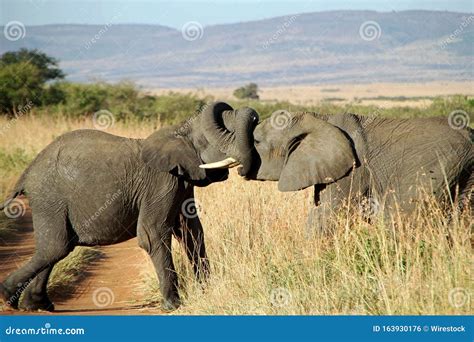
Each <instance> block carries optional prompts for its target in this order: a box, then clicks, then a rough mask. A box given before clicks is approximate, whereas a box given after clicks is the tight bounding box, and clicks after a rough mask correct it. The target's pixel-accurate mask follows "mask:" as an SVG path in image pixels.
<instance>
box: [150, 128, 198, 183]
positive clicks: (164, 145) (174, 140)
mask: <svg viewBox="0 0 474 342" xmlns="http://www.w3.org/2000/svg"><path fill="white" fill-rule="evenodd" d="M141 158H142V160H143V161H144V162H145V163H146V164H147V165H148V166H150V167H152V168H154V169H156V170H158V171H160V172H170V173H171V174H173V175H176V176H184V177H186V178H188V179H191V180H196V181H197V180H203V179H205V178H206V171H205V170H203V169H200V168H199V165H200V164H201V163H202V161H201V159H200V158H199V156H198V154H197V152H196V150H195V149H194V146H193V145H192V144H191V143H190V142H189V141H187V140H186V139H185V138H183V137H180V136H177V135H175V134H174V132H172V131H169V130H168V129H161V130H159V131H157V132H155V133H153V134H152V135H150V136H149V137H148V138H147V139H145V141H144V143H143V148H142V152H141Z"/></svg>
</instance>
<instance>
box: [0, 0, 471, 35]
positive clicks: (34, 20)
mask: <svg viewBox="0 0 474 342" xmlns="http://www.w3.org/2000/svg"><path fill="white" fill-rule="evenodd" d="M0 3H1V4H0V25H5V24H6V23H7V22H9V21H11V20H18V21H21V22H22V23H24V24H25V25H41V24H57V23H67V24H69V23H79V24H106V23H108V22H111V21H113V22H119V23H144V24H161V25H166V26H170V27H175V28H180V27H181V26H182V25H183V24H184V23H186V22H188V21H198V22H200V23H201V24H203V25H213V24H221V23H232V22H240V21H249V20H258V19H263V18H271V17H276V16H281V15H287V14H293V13H301V12H316V11H327V10H339V9H346V10H363V9H368V10H376V11H381V12H388V11H393V10H395V11H401V10H407V9H426V10H442V11H444V10H448V11H454V12H473V3H474V2H473V1H472V0H452V1H449V0H443V1H440V0H429V1H426V0H411V1H408V0H390V1H387V0H360V1H355V0H354V1H340V0H329V1H328V0H324V1H321V0H317V1H316V0H304V1H301V0H296V1H291V0H286V1H282V0H280V1H272V0H254V1H251V0H237V1H236V0H234V1H232V0H220V1H219V0H214V1H202V0H194V1H193V0H187V1H184V0H177V1H176V0H175V1H169V0H168V1H163V0H148V1H143V0H138V1H133V0H121V1H112V0H99V1H97V0H96V1H92V0H0Z"/></svg>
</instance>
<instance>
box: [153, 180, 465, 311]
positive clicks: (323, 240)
mask: <svg viewBox="0 0 474 342" xmlns="http://www.w3.org/2000/svg"><path fill="white" fill-rule="evenodd" d="M311 193H312V192H311V190H306V191H302V192H297V193H289V194H287V193H280V192H278V190H277V189H276V184H275V183H257V182H246V181H243V180H241V179H240V178H238V176H236V175H234V177H232V178H231V180H229V181H227V182H225V183H222V184H214V185H212V186H210V187H208V188H205V189H199V190H198V191H197V195H196V197H197V200H198V203H199V204H200V206H201V214H200V217H201V219H202V222H203V225H204V227H205V233H206V243H207V248H208V253H209V257H210V259H211V263H212V277H211V279H210V285H209V286H208V287H207V288H206V289H205V290H204V291H203V290H202V288H201V286H200V285H199V284H197V283H196V282H195V281H194V280H193V274H192V270H191V268H190V267H189V263H188V262H187V260H186V258H185V256H184V253H183V252H182V249H181V248H180V247H179V246H175V247H176V248H174V251H175V252H174V256H175V262H176V265H177V270H178V273H179V274H180V277H181V278H182V281H181V284H182V286H184V291H182V292H184V293H185V296H184V298H185V305H184V306H183V307H182V308H180V309H179V310H178V311H177V314H231V315H234V314H278V315H280V314H290V315H293V314H302V315H307V314H468V313H470V312H471V311H472V307H471V306H470V305H471V303H470V302H469V301H468V295H469V293H471V292H472V290H473V287H472V282H471V281H472V278H471V277H472V274H471V273H470V272H471V258H472V257H471V244H470V234H471V232H470V226H469V225H470V224H471V222H472V221H470V220H471V219H472V218H470V217H467V216H464V217H458V218H456V219H455V220H454V221H453V222H452V223H450V224H449V225H447V224H446V222H445V219H444V218H443V216H442V215H440V213H439V211H437V209H436V206H435V207H434V208H432V211H429V212H428V215H426V213H425V214H424V215H420V216H419V217H417V218H415V219H414V220H413V221H412V222H398V226H399V227H398V228H397V229H396V230H393V229H390V228H389V227H390V225H388V224H384V223H383V222H376V223H373V224H368V223H366V222H364V220H363V219H362V218H361V217H360V216H359V215H358V214H357V212H358V211H356V213H355V214H354V213H350V214H346V212H343V213H341V214H340V215H339V216H338V217H337V218H336V220H337V221H338V229H337V230H336V232H335V233H334V235H331V236H322V235H318V234H317V233H314V234H311V232H308V230H307V228H306V216H307V211H308V208H309V205H310V202H309V199H310V198H311ZM448 233H449V234H450V238H451V239H452V245H451V246H450V244H449V241H450V240H448V238H447V236H448ZM146 273H147V274H148V277H149V279H148V285H149V286H150V288H151V294H152V295H153V296H152V297H151V298H152V299H153V300H154V301H156V300H158V299H159V296H160V295H159V293H158V291H157V287H156V280H155V279H154V277H152V276H151V275H152V274H153V269H152V267H151V264H149V265H148V268H147V270H146ZM456 288H461V289H462V290H460V291H458V292H456V293H455V292H454V290H453V289H456ZM451 291H452V292H451ZM450 293H451V296H450ZM463 296H464V297H463ZM450 297H451V302H453V303H454V305H453V304H451V302H450ZM463 301H465V302H463ZM459 303H461V304H463V305H460V306H459V307H455V305H456V304H459Z"/></svg>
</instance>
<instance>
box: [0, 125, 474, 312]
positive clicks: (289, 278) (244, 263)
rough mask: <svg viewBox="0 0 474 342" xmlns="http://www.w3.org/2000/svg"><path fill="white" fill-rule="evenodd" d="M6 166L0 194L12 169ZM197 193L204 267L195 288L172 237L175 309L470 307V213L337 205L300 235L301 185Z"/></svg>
mask: <svg viewBox="0 0 474 342" xmlns="http://www.w3.org/2000/svg"><path fill="white" fill-rule="evenodd" d="M4 124H6V121H4V120H3V119H0V127H1V126H2V125H4ZM81 127H92V123H91V122H86V121H68V120H57V121H53V120H51V119H35V118H21V119H20V120H19V121H18V122H15V123H14V125H13V126H12V127H11V128H10V129H8V130H6V131H5V134H3V135H0V146H2V149H3V150H5V151H10V152H13V151H15V150H16V149H18V148H21V149H23V150H24V151H25V153H27V154H28V155H32V156H34V155H35V154H36V153H37V152H39V151H40V150H41V149H42V148H43V147H44V146H46V145H47V144H48V143H49V142H50V141H51V140H52V139H53V138H54V137H56V136H58V135H59V134H61V133H63V132H66V131H69V130H72V129H76V128H81ZM108 131H109V132H111V133H115V134H119V135H124V136H129V137H145V136H147V135H148V134H149V133H151V132H152V131H153V127H152V125H150V124H132V125H129V126H128V127H126V126H124V125H122V124H119V123H116V124H115V125H114V126H113V127H112V128H111V129H110V130H108ZM5 176H7V177H6V178H2V180H1V183H0V185H1V186H2V188H1V190H2V191H1V192H0V195H3V194H5V193H6V189H7V188H9V187H11V186H12V185H13V182H14V180H15V179H16V178H17V177H18V176H19V173H14V174H11V172H10V173H8V174H5ZM196 193H197V195H196V197H197V201H198V203H199V205H200V207H201V212H200V217H201V219H202V222H203V225H204V229H205V234H206V243H207V248H208V254H209V257H210V259H211V263H212V276H211V279H210V284H209V286H207V287H206V288H205V290H203V289H202V287H201V286H200V285H199V284H198V283H197V282H195V281H194V278H193V274H192V271H191V268H190V267H189V263H188V261H187V259H186V257H185V255H184V253H183V250H182V248H180V247H178V246H175V248H174V255H175V263H176V265H177V270H178V272H179V275H180V277H181V278H182V279H181V280H182V281H181V284H182V286H183V287H184V288H183V290H182V294H183V299H184V305H183V306H182V308H180V309H179V310H178V311H177V312H176V313H177V314H469V313H471V312H472V309H473V308H472V301H469V294H470V293H472V292H473V286H472V273H471V272H472V255H471V253H472V249H471V242H470V238H471V228H472V227H471V225H472V217H467V216H464V217H457V218H455V220H454V221H453V222H451V223H450V224H449V225H447V224H446V223H445V220H444V219H443V218H442V216H441V215H440V214H439V213H438V212H437V211H435V210H433V212H431V213H430V214H429V215H424V216H419V217H417V219H415V220H414V221H412V222H401V223H400V224H399V228H398V229H396V230H393V229H390V228H389V225H387V224H384V223H383V222H375V223H373V224H368V223H365V222H364V221H363V220H361V218H360V217H359V216H358V215H353V214H348V215H346V214H345V213H341V215H340V216H339V217H338V220H339V225H338V229H337V230H336V232H335V233H334V235H332V236H320V235H317V234H315V235H312V236H309V235H308V234H307V233H308V232H307V230H306V227H305V222H306V216H307V211H308V209H309V207H310V205H311V203H310V198H311V190H310V189H309V190H306V191H301V192H294V193H280V192H278V190H277V188H276V184H275V183H269V182H267V183H260V182H246V181H243V180H242V179H240V178H239V177H238V176H236V175H235V174H233V175H232V177H231V179H230V180H229V181H226V182H223V183H219V184H214V185H211V186H209V187H207V188H200V189H197V191H196ZM448 232H449V234H450V235H451V240H450V241H451V245H450V243H449V240H448V239H447V234H448ZM143 268H144V274H146V277H145V278H144V282H145V283H144V284H145V286H146V287H148V290H149V291H150V299H151V300H152V299H159V294H158V293H157V291H156V280H155V277H154V271H153V269H152V266H151V263H149V264H148V265H144V267H143ZM457 288H460V290H458V291H457V292H453V291H455V289H457ZM450 294H451V296H450ZM450 299H451V300H450ZM460 304H462V305H460Z"/></svg>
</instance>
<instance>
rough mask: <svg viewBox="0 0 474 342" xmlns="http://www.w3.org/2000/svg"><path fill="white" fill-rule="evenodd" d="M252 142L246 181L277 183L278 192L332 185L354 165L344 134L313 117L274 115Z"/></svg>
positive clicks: (305, 114) (349, 145) (263, 124)
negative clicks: (251, 153) (250, 159)
mask: <svg viewBox="0 0 474 342" xmlns="http://www.w3.org/2000/svg"><path fill="white" fill-rule="evenodd" d="M254 140H255V151H256V153H255V154H254V156H253V165H252V168H251V171H250V172H249V173H248V174H247V175H246V176H247V178H248V179H257V180H272V181H278V189H279V190H280V191H296V190H301V189H304V188H306V187H309V186H312V185H315V184H328V183H332V182H335V181H337V180H338V179H340V178H342V177H344V176H345V175H346V174H348V172H349V171H350V170H351V169H352V167H353V165H354V163H355V161H356V156H355V154H354V151H353V148H352V145H351V141H350V140H349V139H348V137H347V136H346V135H345V134H344V132H342V131H341V130H340V129H339V128H338V127H336V126H334V125H332V124H330V123H328V122H327V121H325V120H323V119H320V118H317V117H316V116H315V115H314V114H312V113H294V114H293V113H289V112H286V111H281V112H276V113H274V114H273V115H272V117H271V118H269V119H267V120H265V121H263V122H262V123H260V124H259V125H258V126H257V127H256V128H255V131H254Z"/></svg>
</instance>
